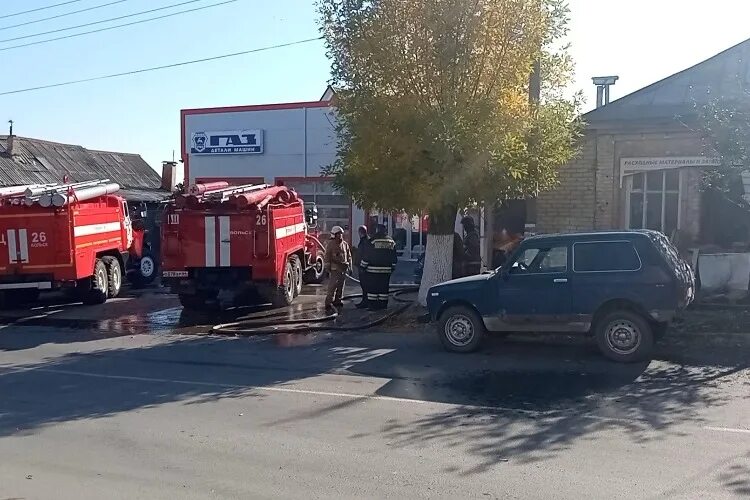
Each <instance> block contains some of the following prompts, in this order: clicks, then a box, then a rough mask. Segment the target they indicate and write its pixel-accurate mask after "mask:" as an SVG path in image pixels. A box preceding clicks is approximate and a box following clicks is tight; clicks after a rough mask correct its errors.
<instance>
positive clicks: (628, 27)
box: [0, 0, 750, 169]
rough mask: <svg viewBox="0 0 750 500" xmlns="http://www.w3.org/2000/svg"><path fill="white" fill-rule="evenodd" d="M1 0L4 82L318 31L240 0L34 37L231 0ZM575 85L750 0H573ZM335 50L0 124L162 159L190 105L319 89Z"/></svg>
mask: <svg viewBox="0 0 750 500" xmlns="http://www.w3.org/2000/svg"><path fill="white" fill-rule="evenodd" d="M62 1H63V0H0V93H2V92H5V91H12V90H17V89H24V88H29V87H36V86H41V85H46V84H52V83H58V82H64V81H69V80H77V79H83V78H88V77H95V76H100V75H107V74H112V73H120V72H125V71H131V70H138V69H141V68H148V67H152V66H160V65H164V64H171V63H177V62H181V61H188V60H193V59H200V58H205V57H211V56H216V55H221V54H227V53H232V52H238V51H243V50H249V49H255V48H261V47H267V46H271V45H275V44H283V43H288V42H292V41H296V40H302V39H307V38H312V37H315V36H317V35H318V26H317V16H316V13H315V7H314V1H313V0H275V1H273V2H269V1H265V0H235V1H232V2H230V3H226V4H224V5H219V6H217V7H212V8H207V9H204V10H199V11H195V12H189V13H185V14H182V15H176V16H173V17H169V18H165V19H160V20H156V21H153V22H147V23H143V24H138V25H134V26H128V27H124V28H120V29H113V30H109V31H104V32H100V33H95V34H91V35H86V36H80V37H74V38H69V39H66V40H59V41H55V42H50V43H45V44H38V45H34V46H28V47H21V48H15V49H7V47H11V46H13V45H18V44H23V43H29V42H33V41H36V40H43V39H46V38H54V37H58V36H63V35H67V34H71V33H77V32H81V31H87V30H93V29H98V28H102V27H107V26H112V25H116V24H122V23H127V22H132V21H135V20H139V19H145V18H148V17H155V16H160V15H165V14H169V13H173V12H179V11H181V10H188V9H195V8H198V7H203V6H208V5H212V4H216V3H221V2H225V1H227V0H194V1H193V2H190V3H188V4H187V5H183V6H181V7H175V8H172V9H167V10H163V11H159V12H154V13H152V14H146V15H143V16H138V17H132V18H127V19H122V20H120V21H113V22H110V23H102V24H96V25H94V26H90V27H87V28H80V29H77V30H70V31H62V32H59V33H55V34H49V35H44V36H34V37H29V38H23V39H19V40H14V41H4V40H7V39H10V38H16V37H25V36H27V35H34V34H37V33H40V32H45V31H51V30H57V29H61V28H66V27H69V26H75V25H80V24H85V23H90V22H95V21H100V20H104V19H108V18H112V17H118V16H123V15H128V14H131V13H136V12H140V11H144V10H149V9H155V8H159V7H162V6H167V5H172V4H176V3H181V2H185V1H187V0H124V1H120V2H119V3H116V4H114V5H109V6H106V7H102V8H100V9H95V10H91V11H88V12H83V13H79V14H74V15H70V16H65V17H61V18H58V19H54V20H49V21H44V22H39V23H34V24H28V25H26V26H20V27H15V28H8V29H6V28H7V27H8V26H10V25H15V24H19V23H25V22H29V21H34V20H37V19H41V18H46V17H50V16H54V15H58V14H64V13H68V12H71V11H74V10H80V9H85V8H88V7H94V6H97V5H102V4H107V3H110V2H113V1H116V0H77V1H74V2H72V3H70V4H68V5H62V6H59V7H56V8H52V9H48V10H41V11H37V12H34V13H29V14H24V15H19V16H11V17H3V16H7V15H8V14H13V13H16V12H18V11H25V10H29V9H33V8H36V7H44V6H48V5H51V4H56V3H60V2H62ZM569 4H570V8H571V26H570V27H571V32H570V37H569V41H570V43H571V50H572V54H573V57H574V59H575V61H576V81H575V84H574V85H573V87H572V89H571V91H572V90H582V91H584V95H585V96H586V98H587V106H586V109H590V108H591V107H592V105H593V102H594V96H595V89H594V87H593V85H592V83H591V77H592V76H604V75H618V76H619V77H620V80H619V81H618V82H617V84H616V86H615V87H613V89H612V98H613V99H615V98H617V97H621V96H624V95H626V94H628V93H631V92H633V91H636V90H638V89H639V88H642V87H644V86H646V85H649V84H651V83H653V82H655V81H657V80H660V79H662V78H665V77H667V76H669V75H671V74H673V73H675V72H677V71H681V70H683V69H685V68H687V67H690V66H692V65H694V64H696V63H698V62H700V61H702V60H704V59H707V58H709V57H711V56H712V55H714V54H716V53H718V52H720V51H722V50H724V49H726V48H729V47H731V46H732V45H735V44H736V43H739V42H741V41H743V40H745V39H747V38H750V27H748V25H747V19H748V18H750V0H712V1H711V2H705V1H703V0H570V1H569ZM328 76H329V62H328V60H327V58H326V55H325V49H324V47H323V44H322V42H320V41H316V42H312V43H308V44H304V45H298V46H294V47H286V48H280V49H276V50H270V51H266V52H258V53H254V54H248V55H244V56H240V57H235V58H228V59H224V60H219V61H212V62H206V63H202V64H196V65H190V66H183V67H179V68H174V69H169V70H164V71H154V72H149V73H142V74H138V75H133V76H127V77H122V78H115V79H109V80H100V81H96V82H90V83H83V84H79V85H71V86H64V87H57V88H52V89H45V90H38V91H34V92H28V93H18V94H10V95H0V133H3V134H4V133H6V132H7V130H6V127H7V124H6V121H7V120H8V119H13V120H14V122H15V125H14V132H15V133H16V134H17V135H20V136H25V137H35V138H39V139H47V140H51V141H58V142H65V143H71V144H79V145H82V146H84V147H87V148H89V149H103V150H111V151H118V152H130V153H139V154H141V155H142V156H143V157H144V158H145V159H146V161H148V162H149V163H150V164H151V166H152V167H154V168H156V169H159V168H160V164H161V161H162V160H169V159H171V158H172V152H173V151H174V154H175V157H176V158H177V159H179V157H180V151H179V148H180V120H179V118H180V109H184V108H198V107H216V106H232V105H246V104H266V103H276V102H293V101H306V100H316V99H319V98H320V96H321V95H322V93H323V91H324V90H325V88H326V84H327V80H328Z"/></svg>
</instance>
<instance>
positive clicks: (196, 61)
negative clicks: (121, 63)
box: [0, 36, 323, 96]
mask: <svg viewBox="0 0 750 500" xmlns="http://www.w3.org/2000/svg"><path fill="white" fill-rule="evenodd" d="M322 39H323V37H322V36H318V37H315V38H306V39H304V40H296V41H294V42H287V43H279V44H276V45H269V46H267V47H259V48H256V49H249V50H243V51H240V52H232V53H230V54H222V55H219V56H212V57H204V58H202V59H193V60H190V61H182V62H178V63H173V64H165V65H163V66H153V67H150V68H143V69H137V70H132V71H123V72H122V73H114V74H110V75H103V76H95V77H91V78H82V79H80V80H70V81H67V82H60V83H52V84H49V85H40V86H38V87H28V88H24V89H17V90H8V91H5V92H0V96H4V95H11V94H20V93H23V92H32V91H35V90H43V89H50V88H54V87H64V86H66V85H75V84H78V83H86V82H93V81H97V80H107V79H110V78H117V77H121V76H128V75H136V74H140V73H147V72H150V71H158V70H163V69H169V68H177V67H180V66H188V65H191V64H199V63H203V62H209V61H217V60H219V59H227V58H230V57H237V56H243V55H246V54H252V53H256V52H265V51H268V50H274V49H280V48H284V47H291V46H294V45H302V44H305V43H311V42H315V41H318V40H322Z"/></svg>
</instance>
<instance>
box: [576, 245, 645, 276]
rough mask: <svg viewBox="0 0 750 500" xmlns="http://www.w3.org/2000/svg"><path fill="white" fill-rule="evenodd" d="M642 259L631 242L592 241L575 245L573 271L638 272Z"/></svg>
mask: <svg viewBox="0 0 750 500" xmlns="http://www.w3.org/2000/svg"><path fill="white" fill-rule="evenodd" d="M640 268H641V258H640V256H639V255H638V251H637V250H636V249H635V247H634V246H633V243H632V242H630V241H592V242H583V243H575V244H574V245H573V271H575V272H577V273H599V272H617V271H638V270H639V269H640Z"/></svg>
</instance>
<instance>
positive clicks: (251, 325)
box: [211, 236, 419, 335]
mask: <svg viewBox="0 0 750 500" xmlns="http://www.w3.org/2000/svg"><path fill="white" fill-rule="evenodd" d="M311 238H312V239H313V240H314V241H315V242H316V243H317V244H318V246H319V247H320V248H321V249H323V250H324V251H325V247H324V246H323V243H321V242H320V240H319V239H318V238H315V237H314V236H311ZM346 277H347V278H348V279H350V280H351V281H354V282H355V283H359V280H358V279H356V278H355V277H353V276H351V275H350V274H348V273H347V275H346ZM418 290H419V286H418V285H406V286H399V285H394V286H391V287H390V290H389V293H390V295H391V297H392V298H393V300H394V301H396V302H398V303H400V305H399V306H398V307H396V308H395V309H393V310H391V311H388V312H387V313H386V314H384V315H382V316H380V317H378V318H375V319H372V320H369V321H365V322H362V323H356V324H352V325H329V324H328V323H329V322H331V321H335V320H336V319H337V318H338V317H339V313H338V312H334V313H331V314H325V315H322V316H315V317H312V318H300V319H284V320H279V319H277V318H274V317H273V316H274V314H271V315H267V316H259V317H254V318H248V319H243V320H240V321H234V322H231V323H223V324H219V325H215V326H214V327H213V328H211V333H222V334H232V335H264V334H265V335H268V334H275V333H313V332H324V331H325V332H343V331H357V330H367V329H368V328H373V327H375V326H378V325H381V324H383V323H385V322H386V321H388V320H389V319H391V318H393V317H395V316H398V315H399V314H402V313H403V312H404V311H406V310H407V309H409V308H410V307H411V306H412V305H413V304H414V301H413V300H406V299H403V298H401V297H400V296H401V295H402V294H405V293H413V292H416V291H418ZM357 298H363V294H361V293H357V294H351V295H345V296H344V297H342V300H352V299H357Z"/></svg>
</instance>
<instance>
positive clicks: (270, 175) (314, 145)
mask: <svg viewBox="0 0 750 500" xmlns="http://www.w3.org/2000/svg"><path fill="white" fill-rule="evenodd" d="M305 124H306V125H307V126H305ZM243 129H261V130H263V140H264V151H263V153H260V154H240V155H190V156H189V174H190V182H193V181H194V180H195V178H196V177H224V176H226V177H264V178H265V180H266V182H272V181H273V179H274V178H275V177H304V176H306V175H307V176H309V177H317V176H319V175H320V172H321V169H322V168H323V167H325V166H327V165H329V164H330V163H332V162H333V161H334V160H335V159H336V133H335V129H334V119H333V111H332V108H330V107H322V108H298V109H272V110H259V111H236V112H227V113H207V114H189V115H186V116H185V131H184V133H185V144H186V145H188V150H189V145H190V139H191V134H193V133H195V132H201V131H221V130H243Z"/></svg>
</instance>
